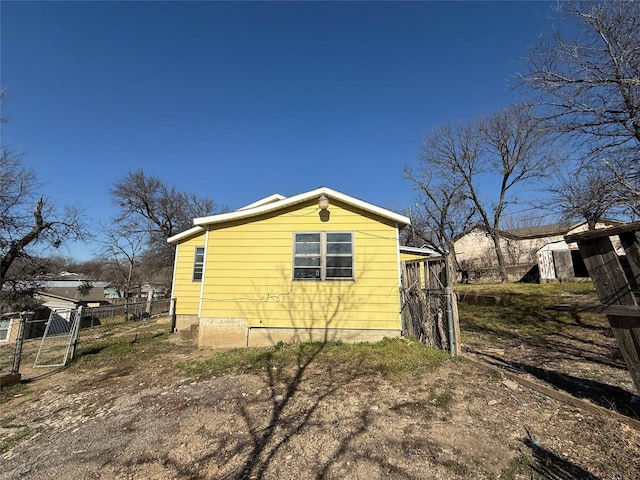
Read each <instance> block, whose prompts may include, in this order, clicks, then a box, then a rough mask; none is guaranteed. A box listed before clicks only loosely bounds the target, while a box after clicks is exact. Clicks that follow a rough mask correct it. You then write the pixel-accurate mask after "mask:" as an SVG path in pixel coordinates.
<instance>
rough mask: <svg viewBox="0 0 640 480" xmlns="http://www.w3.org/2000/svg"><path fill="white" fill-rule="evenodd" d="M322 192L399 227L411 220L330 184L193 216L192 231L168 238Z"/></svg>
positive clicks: (275, 208) (292, 203)
mask: <svg viewBox="0 0 640 480" xmlns="http://www.w3.org/2000/svg"><path fill="white" fill-rule="evenodd" d="M322 195H324V196H326V197H327V198H328V199H329V202H331V200H336V201H339V202H341V203H345V204H347V205H351V206H353V207H356V208H359V209H361V210H364V211H365V212H369V213H373V214H375V215H378V216H380V217H383V218H386V219H388V220H391V221H393V222H396V223H397V224H398V225H399V226H400V228H402V227H404V226H406V225H409V224H410V223H411V220H410V219H409V217H406V216H404V215H400V214H398V213H395V212H392V211H391V210H387V209H385V208H382V207H378V206H377V205H373V204H372V203H368V202H365V201H363V200H360V199H358V198H355V197H351V196H349V195H346V194H344V193H341V192H338V191H337V190H333V189H331V188H328V187H320V188H316V189H315V190H311V191H309V192H305V193H300V194H298V195H294V196H292V197H284V196H282V195H279V194H275V195H271V196H269V197H265V198H263V199H261V200H258V201H256V202H254V203H251V204H249V205H247V206H245V207H242V208H240V209H238V210H235V211H233V212H229V213H221V214H218V215H211V216H208V217H199V218H194V219H193V223H194V225H195V226H194V227H193V228H190V229H189V230H185V231H184V232H182V233H179V234H177V235H174V236H172V237H170V238H168V239H167V242H169V243H177V242H179V241H180V240H184V239H186V238H189V237H191V236H193V235H195V234H197V233H200V232H203V231H204V230H205V228H204V227H205V226H207V225H214V224H218V223H223V222H228V221H230V220H248V219H251V218H253V217H256V216H258V215H263V214H265V213H271V212H275V211H278V210H282V209H285V208H288V207H291V206H295V205H299V204H302V203H305V202H308V201H309V200H315V199H318V198H320V197H321V196H322ZM329 208H331V207H329Z"/></svg>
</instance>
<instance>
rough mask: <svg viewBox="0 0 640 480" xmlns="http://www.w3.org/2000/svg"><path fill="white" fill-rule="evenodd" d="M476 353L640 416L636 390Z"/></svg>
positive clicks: (558, 387) (630, 414)
mask: <svg viewBox="0 0 640 480" xmlns="http://www.w3.org/2000/svg"><path fill="white" fill-rule="evenodd" d="M476 353H477V355H478V356H480V357H482V358H484V359H485V360H487V361H488V362H489V363H490V364H491V365H494V366H497V367H501V368H507V369H508V370H511V371H513V372H515V373H528V374H529V375H532V376H534V377H536V378H537V379H539V380H542V381H543V382H545V383H547V384H550V385H552V386H553V387H555V388H557V389H559V390H562V391H564V392H566V393H568V394H570V395H572V396H574V397H576V398H580V399H585V400H589V401H591V402H592V403H594V404H596V405H599V406H600V407H604V408H606V409H608V410H611V411H614V412H617V413H619V414H621V415H625V416H627V417H630V418H633V419H636V420H637V419H640V402H638V403H631V402H632V398H633V396H632V394H631V393H630V392H628V391H626V390H624V389H622V388H619V387H615V386H613V385H608V384H606V383H602V382H598V381H597V380H590V379H585V378H579V377H575V376H572V375H567V374H565V373H559V372H556V371H554V370H549V369H546V368H541V367H534V366H532V365H528V364H526V363H522V362H516V361H513V360H505V359H503V358H498V357H496V356H494V355H491V354H487V353H482V352H476Z"/></svg>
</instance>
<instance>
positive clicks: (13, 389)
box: [0, 383, 28, 404]
mask: <svg viewBox="0 0 640 480" xmlns="http://www.w3.org/2000/svg"><path fill="white" fill-rule="evenodd" d="M27 391H28V389H27V386H26V385H25V384H23V383H17V384H15V385H11V386H10V387H3V388H2V389H1V390H0V404H2V403H6V402H8V401H9V400H11V399H12V398H13V397H15V396H16V395H24V394H26V393H27Z"/></svg>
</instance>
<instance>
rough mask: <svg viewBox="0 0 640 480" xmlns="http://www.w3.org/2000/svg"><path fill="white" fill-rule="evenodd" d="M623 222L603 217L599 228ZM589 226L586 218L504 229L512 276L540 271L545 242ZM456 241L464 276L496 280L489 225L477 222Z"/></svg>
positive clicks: (502, 238)
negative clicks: (485, 226) (539, 266)
mask: <svg viewBox="0 0 640 480" xmlns="http://www.w3.org/2000/svg"><path fill="white" fill-rule="evenodd" d="M620 223H622V222H618V221H615V220H602V221H601V222H599V223H598V224H597V228H606V227H608V226H612V225H619V224H620ZM587 229H588V225H587V222H574V223H555V224H551V225H540V226H533V227H524V228H518V229H512V230H503V231H501V232H500V242H501V246H502V251H503V253H504V256H505V260H506V264H507V269H508V274H509V277H510V278H509V280H511V281H518V280H521V279H523V278H524V277H525V276H526V275H528V274H529V275H530V274H531V272H532V271H533V270H535V271H536V272H537V269H538V263H539V256H538V251H539V250H540V249H541V248H542V247H544V246H545V245H548V244H554V243H556V242H562V241H563V239H564V236H565V235H569V234H572V233H578V232H581V231H584V230H587ZM453 244H454V249H455V253H456V261H457V263H458V268H459V269H460V271H461V275H462V279H463V280H465V279H466V278H469V279H470V280H479V279H482V280H494V279H496V278H497V260H496V252H495V247H494V245H493V240H492V239H491V237H490V236H489V233H488V232H487V230H486V228H484V227H483V226H480V225H477V226H475V227H473V228H471V229H470V230H468V231H466V232H464V233H463V234H461V235H459V236H458V237H457V238H456V239H454V242H453ZM545 255H548V254H545ZM536 275H537V273H536ZM465 277H466V278H465ZM538 278H539V277H537V278H536V280H537V279H538Z"/></svg>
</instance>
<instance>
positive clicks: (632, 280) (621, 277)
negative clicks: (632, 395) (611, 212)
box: [565, 222, 640, 390]
mask: <svg viewBox="0 0 640 480" xmlns="http://www.w3.org/2000/svg"><path fill="white" fill-rule="evenodd" d="M639 234H640V222H634V223H628V224H625V225H620V226H617V227H611V228H605V229H599V230H590V231H588V232H582V233H576V234H573V235H567V236H566V237H565V241H566V242H567V243H573V242H576V243H577V244H578V248H579V249H580V254H581V255H582V258H583V259H584V263H585V265H586V266H587V269H588V270H589V275H590V276H591V279H592V280H593V283H594V285H595V288H596V292H597V293H598V297H599V299H600V303H601V305H602V311H603V312H604V314H605V315H606V316H607V319H608V321H609V324H610V325H611V329H612V330H613V334H614V336H615V338H616V341H617V343H618V348H619V349H620V353H621V354H622V357H623V358H624V361H625V363H626V365H627V368H628V369H629V373H630V374H631V378H632V379H633V382H634V384H635V386H636V389H638V390H640V306H638V303H639V297H640V290H639V285H640V242H639ZM612 237H618V238H619V239H620V244H621V245H622V248H623V249H624V252H625V254H626V259H627V263H628V267H629V268H628V269H626V270H625V269H624V268H623V266H622V263H621V262H620V258H619V257H618V254H617V252H616V251H615V249H614V247H613V243H612V241H611V238H612Z"/></svg>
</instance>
